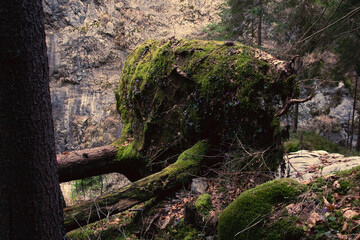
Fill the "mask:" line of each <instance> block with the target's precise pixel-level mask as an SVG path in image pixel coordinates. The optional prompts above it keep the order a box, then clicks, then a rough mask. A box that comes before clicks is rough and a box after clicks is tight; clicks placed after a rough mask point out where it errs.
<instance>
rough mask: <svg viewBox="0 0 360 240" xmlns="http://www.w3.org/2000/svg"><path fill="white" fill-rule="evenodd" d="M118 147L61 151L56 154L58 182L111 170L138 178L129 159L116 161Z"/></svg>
mask: <svg viewBox="0 0 360 240" xmlns="http://www.w3.org/2000/svg"><path fill="white" fill-rule="evenodd" d="M117 153H118V148H117V147H116V146H113V145H107V146H103V147H96V148H90V149H84V150H79V151H73V152H63V153H61V154H58V155H57V159H58V164H59V165H58V174H59V182H67V181H72V180H76V179H83V178H87V177H91V176H96V175H101V174H105V173H111V172H119V173H123V174H124V175H126V176H127V177H128V178H129V180H130V181H135V180H137V179H139V178H140V175H139V174H138V173H137V172H136V168H134V166H133V165H132V164H130V163H129V162H130V161H129V160H130V159H129V160H127V161H125V159H124V160H122V161H118V160H116V155H117Z"/></svg>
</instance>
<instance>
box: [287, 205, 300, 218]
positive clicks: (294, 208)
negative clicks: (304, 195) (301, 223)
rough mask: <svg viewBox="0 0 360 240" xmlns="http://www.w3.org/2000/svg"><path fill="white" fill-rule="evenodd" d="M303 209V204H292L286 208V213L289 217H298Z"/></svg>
mask: <svg viewBox="0 0 360 240" xmlns="http://www.w3.org/2000/svg"><path fill="white" fill-rule="evenodd" d="M301 209H302V208H301V203H298V204H294V203H291V204H289V205H287V206H286V211H287V212H288V214H289V215H297V214H299V213H300V212H301Z"/></svg>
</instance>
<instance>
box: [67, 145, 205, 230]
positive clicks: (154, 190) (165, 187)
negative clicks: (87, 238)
mask: <svg viewBox="0 0 360 240" xmlns="http://www.w3.org/2000/svg"><path fill="white" fill-rule="evenodd" d="M207 149H208V144H207V143H206V142H204V141H202V142H198V143H197V144H195V145H194V146H193V147H192V148H190V149H188V150H186V151H185V152H183V153H182V154H181V155H180V156H179V158H178V160H177V161H176V162H175V163H174V164H172V165H170V166H168V167H166V168H164V169H163V170H162V171H160V172H157V173H155V174H152V175H150V176H147V177H145V178H142V179H140V180H138V181H136V182H134V183H132V184H129V185H127V186H125V187H123V188H121V189H119V190H116V191H113V192H111V193H109V194H106V195H104V196H101V197H99V198H97V199H95V200H90V201H86V202H83V203H80V204H78V205H75V206H72V207H68V208H65V209H64V212H65V228H66V231H70V230H73V229H76V228H79V227H80V226H83V225H86V224H89V223H92V222H95V221H99V220H101V219H103V218H106V217H108V216H110V215H112V214H116V213H119V212H121V211H124V210H126V209H128V208H130V207H132V206H134V205H136V204H139V203H141V202H144V201H146V200H149V199H151V198H152V197H154V196H159V195H164V194H165V195H166V194H170V193H171V192H172V191H173V190H174V189H177V188H178V187H181V186H183V185H184V184H186V183H188V182H189V181H190V180H191V177H192V176H195V175H196V173H197V172H198V170H199V168H200V165H201V162H202V161H203V159H204V155H205V154H206V152H207Z"/></svg>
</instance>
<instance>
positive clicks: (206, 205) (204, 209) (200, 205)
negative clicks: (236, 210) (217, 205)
mask: <svg viewBox="0 0 360 240" xmlns="http://www.w3.org/2000/svg"><path fill="white" fill-rule="evenodd" d="M195 207H196V208H197V209H198V210H199V211H200V212H201V213H202V214H207V213H209V211H210V210H211V209H212V207H213V205H212V203H211V196H210V194H208V193H204V194H202V195H200V196H199V197H198V199H197V200H196V202H195Z"/></svg>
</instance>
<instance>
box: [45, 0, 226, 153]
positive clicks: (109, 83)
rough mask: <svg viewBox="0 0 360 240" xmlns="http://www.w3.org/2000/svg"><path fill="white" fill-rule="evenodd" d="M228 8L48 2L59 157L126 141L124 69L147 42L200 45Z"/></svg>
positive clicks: (189, 0)
mask: <svg viewBox="0 0 360 240" xmlns="http://www.w3.org/2000/svg"><path fill="white" fill-rule="evenodd" d="M222 2H223V1H221V0H161V1H153V0H146V1H145V0H123V1H119V0H81V1H80V0H44V2H43V6H44V12H45V16H46V22H45V24H46V34H47V45H48V57H49V68H50V81H51V84H50V85H51V93H52V102H53V115H54V123H55V132H56V146H57V151H58V152H62V151H66V150H73V149H80V148H86V147H95V146H100V145H104V144H107V143H110V142H112V141H114V140H115V139H117V138H118V137H120V135H121V120H120V116H119V115H118V113H117V112H116V110H115V97H114V90H115V89H116V88H117V87H118V84H119V80H120V74H121V69H122V64H123V62H124V61H125V59H126V57H127V56H128V54H129V51H130V50H131V49H133V48H134V47H135V46H136V45H137V44H139V43H141V42H143V41H144V40H145V39H148V38H152V39H164V38H165V39H167V38H170V37H172V36H175V37H176V38H194V37H198V36H199V34H201V29H202V28H203V27H204V26H206V25H207V24H209V23H210V22H211V21H216V20H217V14H216V13H217V11H218V6H219V5H220V4H221V3H222Z"/></svg>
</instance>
